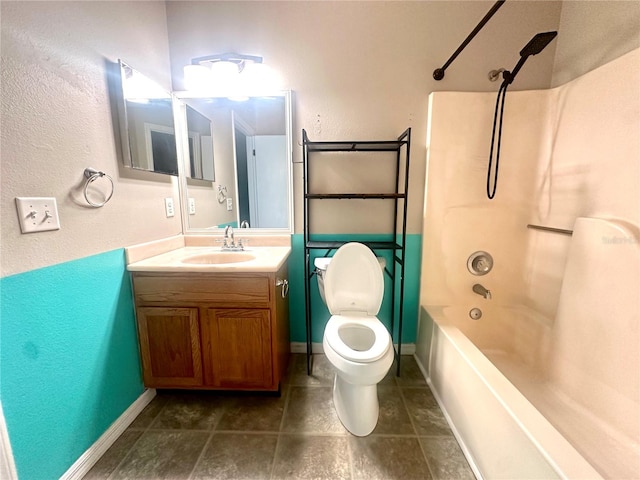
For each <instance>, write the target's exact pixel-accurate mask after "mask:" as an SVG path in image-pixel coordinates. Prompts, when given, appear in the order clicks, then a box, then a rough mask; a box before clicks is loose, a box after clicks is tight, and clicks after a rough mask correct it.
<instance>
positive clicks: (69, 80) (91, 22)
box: [0, 1, 181, 276]
mask: <svg viewBox="0 0 640 480" xmlns="http://www.w3.org/2000/svg"><path fill="white" fill-rule="evenodd" d="M1 8H2V12H1V13H2V17H1V22H2V45H1V49H2V68H1V70H2V72H1V75H2V77H1V79H2V133H1V135H2V194H1V195H2V196H1V200H0V202H1V203H0V206H1V210H2V237H1V238H2V253H1V255H2V256H1V260H2V275H3V276H4V275H10V274H14V273H19V272H23V271H27V270H31V269H35V268H39V267H43V266H46V265H52V264H56V263H61V262H65V261H68V260H72V259H76V258H81V257H85V256H88V255H92V254H96V253H100V252H104V251H108V250H113V249H116V248H120V247H123V246H126V245H131V244H135V243H139V242H144V241H149V240H153V239H157V238H162V237H166V236H170V235H175V234H177V233H180V232H181V225H180V217H179V215H178V216H176V217H174V218H172V219H167V218H166V217H165V214H164V202H163V199H164V197H173V198H174V200H175V202H176V205H178V190H177V182H176V180H175V179H172V178H170V177H168V176H164V175H158V174H144V173H136V172H129V171H125V170H124V169H123V168H122V167H121V166H120V165H121V162H120V159H119V156H118V150H117V148H119V146H118V145H117V143H116V140H115V138H114V133H113V132H114V129H117V128H118V127H117V125H114V124H113V123H112V115H111V108H110V105H109V95H108V85H107V75H106V68H105V67H106V62H115V61H117V60H118V58H122V59H123V60H125V61H126V62H128V63H129V64H131V65H132V66H133V67H134V68H136V69H138V70H139V71H141V72H143V73H145V74H146V75H147V76H149V77H151V78H154V79H155V80H157V81H158V82H159V83H160V84H161V85H163V86H164V87H166V88H167V89H169V88H170V79H169V56H168V43H167V27H166V17H165V6H164V2H126V1H125V2H2V4H1ZM86 167H93V168H96V169H98V170H102V171H104V172H106V173H107V174H109V175H111V176H112V177H113V178H114V182H115V193H114V195H113V198H112V199H111V201H110V202H109V203H108V204H107V205H105V206H104V207H103V208H98V209H92V208H87V206H86V203H85V202H84V198H83V196H82V191H81V188H82V186H83V171H84V169H85V168H86ZM17 196H45V197H48V196H51V197H55V198H56V199H57V203H58V210H59V214H60V223H61V230H59V231H52V232H44V233H35V234H27V235H22V234H21V233H20V227H19V224H18V217H17V214H16V209H15V204H14V198H15V197H17Z"/></svg>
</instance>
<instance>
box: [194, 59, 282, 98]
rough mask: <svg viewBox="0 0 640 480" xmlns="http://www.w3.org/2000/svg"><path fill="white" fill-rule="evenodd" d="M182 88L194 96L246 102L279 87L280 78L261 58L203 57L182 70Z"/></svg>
mask: <svg viewBox="0 0 640 480" xmlns="http://www.w3.org/2000/svg"><path fill="white" fill-rule="evenodd" d="M184 82H185V87H186V89H187V90H189V91H193V92H196V93H198V94H207V95H211V96H216V97H228V98H230V99H232V100H247V99H248V98H249V97H252V96H260V95H263V94H269V93H272V92H274V91H276V90H279V89H280V88H281V86H280V79H279V78H278V75H277V74H276V72H274V71H273V69H272V68H270V67H269V66H267V65H265V64H264V63H263V62H262V57H259V56H256V55H243V54H238V53H222V54H216V55H207V56H205V57H198V58H194V59H192V60H191V64H190V65H186V66H185V67H184Z"/></svg>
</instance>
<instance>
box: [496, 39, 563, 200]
mask: <svg viewBox="0 0 640 480" xmlns="http://www.w3.org/2000/svg"><path fill="white" fill-rule="evenodd" d="M557 35H558V32H543V33H538V34H536V35H535V36H534V37H533V38H532V39H531V40H529V43H527V44H526V45H525V46H524V48H523V49H522V50H520V60H518V63H517V64H516V66H515V67H514V68H513V70H511V71H509V70H504V71H503V72H502V78H503V81H502V84H501V85H500V88H499V89H498V98H497V99H496V109H495V112H494V114H493V132H492V134H491V151H490V152H489V166H488V168H487V197H488V198H489V200H491V199H493V197H495V195H496V187H497V185H498V165H499V162H500V142H501V140H502V117H503V113H504V100H505V97H506V95H507V87H509V85H511V84H512V83H513V80H514V79H515V78H516V75H517V74H518V72H519V71H520V69H521V68H522V66H523V65H524V62H526V61H527V58H529V57H530V56H532V55H537V54H539V53H540V52H541V51H542V50H544V49H545V47H546V46H547V45H549V43H550V42H551V41H552V40H553V39H554V38H556V36H557ZM498 105H499V106H500V124H499V128H498V143H497V149H496V156H495V159H496V168H495V172H494V174H493V185H492V182H491V179H492V176H491V166H492V164H493V151H494V146H495V139H496V138H495V137H496V121H497V119H498Z"/></svg>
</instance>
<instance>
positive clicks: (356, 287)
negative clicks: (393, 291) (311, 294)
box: [324, 242, 384, 317]
mask: <svg viewBox="0 0 640 480" xmlns="http://www.w3.org/2000/svg"><path fill="white" fill-rule="evenodd" d="M324 292H325V298H326V302H327V307H328V308H329V312H330V313H331V314H332V315H345V314H346V315H349V314H355V315H354V316H358V315H359V316H361V317H363V316H375V315H377V314H378V312H379V311H380V306H381V305H382V297H383V296H384V277H383V275H382V271H381V270H380V263H379V262H378V259H377V258H376V256H375V255H374V254H373V252H372V251H371V250H370V249H369V247H367V246H366V245H363V244H362V243H356V242H352V243H346V244H344V245H343V246H342V247H340V248H339V249H338V251H337V252H336V253H335V255H334V256H333V258H332V260H331V263H329V265H328V266H327V273H326V275H325V279H324Z"/></svg>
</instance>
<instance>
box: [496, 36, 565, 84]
mask: <svg viewBox="0 0 640 480" xmlns="http://www.w3.org/2000/svg"><path fill="white" fill-rule="evenodd" d="M557 35H558V32H544V33H538V34H536V35H535V36H534V37H533V38H532V39H531V40H529V43H527V44H526V45H525V46H524V48H523V49H522V50H520V60H518V63H517V64H516V66H515V67H513V70H511V71H508V70H505V71H504V72H502V78H503V79H504V82H507V83H508V84H511V83H513V79H514V78H516V75H517V74H518V72H519V71H520V69H521V68H522V66H523V65H524V62H526V61H527V58H529V57H530V56H532V55H537V54H539V53H540V52H541V51H542V50H544V48H545V47H546V46H547V45H549V43H550V42H551V40H553V39H554V38H556V36H557ZM504 82H503V83H504Z"/></svg>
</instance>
